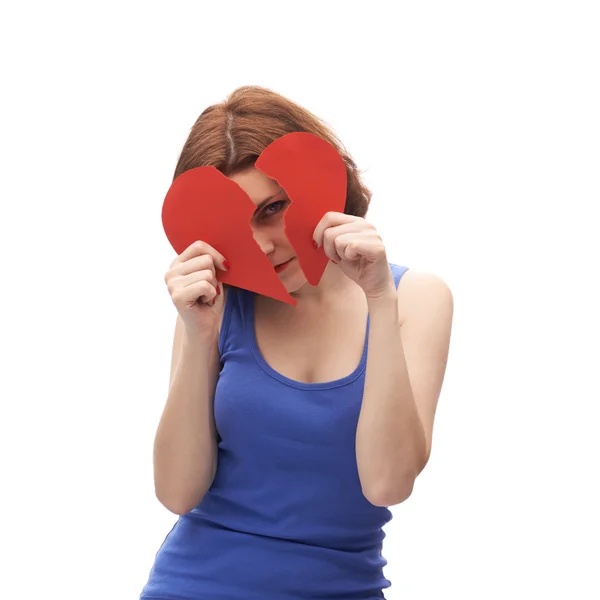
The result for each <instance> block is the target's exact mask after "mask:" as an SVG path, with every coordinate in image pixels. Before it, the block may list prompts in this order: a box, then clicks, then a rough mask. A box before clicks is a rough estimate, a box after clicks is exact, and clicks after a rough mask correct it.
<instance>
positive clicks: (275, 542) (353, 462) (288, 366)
mask: <svg viewBox="0 0 600 600" xmlns="http://www.w3.org/2000/svg"><path fill="white" fill-rule="evenodd" d="M294 131H305V132H309V133H312V134H315V135H318V136H320V137H322V138H324V139H325V140H327V141H329V142H330V143H332V144H333V145H334V146H335V147H336V148H337V149H338V151H339V152H340V154H341V155H342V157H343V159H344V162H345V164H346V170H347V176H348V193H347V201H346V207H345V212H344V214H341V213H327V214H326V215H325V216H324V217H323V219H322V220H321V222H320V223H319V225H318V226H317V227H316V229H315V231H314V243H315V244H316V245H318V246H320V247H322V248H323V250H324V252H325V253H326V255H327V257H328V258H329V259H330V262H329V263H328V265H327V268H326V270H325V273H324V275H323V277H322V279H321V281H320V283H319V285H317V286H314V287H313V286H310V285H309V284H308V283H307V282H306V279H305V278H304V275H303V272H302V270H301V269H300V266H299V263H298V260H297V257H296V256H295V254H294V250H293V248H292V246H291V245H290V243H289V242H288V241H287V239H286V236H285V233H284V228H283V225H284V222H283V214H284V212H285V210H286V208H287V207H288V205H289V203H290V200H289V199H288V198H287V196H286V193H285V190H283V189H282V188H280V187H279V185H278V184H277V182H276V181H274V180H272V179H269V178H268V177H266V176H265V175H264V174H263V173H262V172H261V171H259V170H257V169H256V168H254V166H253V164H254V161H255V160H256V158H257V157H258V156H259V155H260V153H261V152H262V150H263V149H264V148H265V147H266V146H268V145H269V144H270V143H271V142H272V141H273V140H275V139H277V138H278V137H280V136H282V135H285V134H287V133H290V132H294ZM207 165H210V166H214V167H216V168H217V169H218V170H219V171H221V172H222V173H223V174H224V175H226V176H227V177H229V178H230V179H231V180H233V181H234V182H235V183H237V184H238V185H239V186H240V187H241V188H242V189H243V190H244V191H245V192H246V193H247V194H248V196H249V197H250V198H251V200H252V201H253V202H254V203H255V205H256V207H257V208H256V212H255V213H254V216H253V218H252V221H251V227H252V230H253V234H254V238H255V240H256V242H257V243H258V244H259V246H260V247H261V249H262V250H263V252H264V253H265V254H266V256H267V257H268V259H269V261H270V262H271V264H272V265H273V267H274V268H275V271H276V272H277V274H278V276H279V278H280V280H281V282H282V283H283V284H284V286H285V288H286V290H287V291H288V293H290V294H291V295H292V296H293V297H294V298H295V299H296V301H297V304H296V306H290V305H288V304H285V303H282V302H278V301H276V300H273V299H271V298H268V297H266V296H261V295H258V294H253V293H251V292H248V291H245V290H242V289H238V288H234V287H230V286H227V289H222V286H221V285H220V284H219V283H218V281H217V278H216V274H217V272H218V271H224V270H227V269H228V268H229V264H228V262H227V257H226V256H222V255H221V254H219V252H217V251H216V250H215V248H213V247H211V246H209V245H207V244H206V243H204V242H203V241H202V240H199V241H198V242H196V243H194V244H192V245H191V246H190V247H188V248H187V249H186V250H185V251H183V252H182V253H181V254H180V255H179V256H177V257H176V259H175V260H174V261H173V263H172V264H171V265H170V268H169V270H168V272H167V274H166V276H165V281H166V284H167V286H168V290H169V292H170V294H171V298H172V300H173V303H174V305H175V307H176V309H177V311H178V317H177V323H176V326H175V335H174V345H173V355H172V363H171V383H170V390H169V394H168V398H167V402H166V406H165V409H164V412H163V414H162V417H161V420H160V423H159V426H158V430H157V433H156V438H155V445H154V474H155V488H156V495H157V498H158V499H159V501H160V502H161V503H162V504H163V505H164V506H165V507H166V508H168V509H169V510H170V511H172V512H173V513H175V514H178V515H180V517H179V519H178V521H177V523H176V524H175V525H174V527H173V529H172V530H171V531H170V532H169V534H168V535H167V537H166V539H165V541H164V542H163V544H162V545H161V547H160V549H159V551H158V553H157V554H156V560H155V563H154V565H153V567H152V570H151V572H150V577H149V580H148V582H147V584H146V585H145V587H144V589H143V591H142V594H141V598H143V599H153V600H158V599H161V600H163V599H164V600H167V599H171V600H175V599H177V600H179V599H181V600H187V599H189V600H192V599H193V600H200V599H207V600H235V599H238V598H240V599H241V598H244V599H246V600H252V599H256V600H259V599H260V600H287V599H302V598H318V599H325V598H331V599H340V600H341V599H344V600H349V599H356V600H368V599H372V598H383V597H384V595H383V589H384V588H387V587H389V585H390V582H389V581H388V580H387V579H386V578H385V577H384V575H383V570H382V569H383V567H384V566H385V564H386V560H385V559H384V558H383V556H382V541H383V538H384V533H383V530H382V527H383V526H384V525H385V524H386V523H387V522H388V521H389V520H390V518H391V513H390V511H389V508H388V507H390V506H392V505H395V504H399V503H401V502H403V501H404V500H406V498H408V497H409V495H410V494H411V491H412V489H413V484H414V481H415V478H416V477H417V475H418V474H419V473H420V472H421V471H422V470H423V468H424V466H425V464H426V463H427V460H428V458H429V454H430V450H431V436H432V429H433V419H434V413H435V409H436V404H437V400H438V396H439V393H440V390H441V386H442V380H443V377H444V371H445V368H446V361H447V356H448V346H449V339H450V330H451V321H452V312H453V303H452V295H451V293H450V291H449V288H448V287H447V285H446V284H445V283H444V282H443V281H442V280H441V279H439V278H438V277H436V276H434V275H430V274H424V273H415V272H412V271H409V270H408V269H407V267H401V266H398V265H395V264H390V263H388V260H387V257H386V252H385V247H384V245H383V242H382V240H381V238H380V236H379V235H378V234H377V232H376V230H375V229H374V227H373V226H371V225H370V224H369V223H367V222H366V221H365V220H364V216H365V214H366V212H367V208H368V205H369V201H370V192H369V190H368V189H367V188H366V187H365V186H364V185H363V184H362V183H361V181H360V178H359V173H358V171H357V168H356V165H355V164H354V162H353V161H352V159H351V158H350V157H349V156H348V154H346V153H345V151H344V150H343V148H342V146H341V145H340V143H339V141H338V140H337V139H336V138H335V136H334V135H333V134H332V133H331V132H330V131H329V130H328V128H327V127H326V126H325V125H324V124H323V123H322V122H321V121H319V120H318V119H317V118H316V117H314V116H313V115H312V114H311V113H309V112H308V111H306V110H304V109H303V108H301V107H299V106H297V105H296V104H294V103H292V102H290V101H288V100H287V99H285V98H283V97H281V96H279V95H278V94H275V93H273V92H271V91H269V90H265V89H262V88H257V87H244V88H240V89H238V90H236V91H235V92H234V93H233V94H232V95H231V96H230V97H229V98H228V99H227V101H226V102H224V103H222V104H218V105H215V106H211V107H210V108H208V109H206V110H205V111H204V112H203V113H202V114H201V115H200V117H199V118H198V120H197V121H196V123H195V125H194V126H193V128H192V130H191V132H190V135H189V138H188V140H187V141H186V143H185V145H184V148H183V151H182V153H181V156H180V158H179V162H178V164H177V168H176V171H175V177H177V176H178V175H180V174H181V173H183V172H185V171H187V170H188V169H191V168H194V167H198V166H207ZM215 201H218V199H215ZM367 348H368V352H367Z"/></svg>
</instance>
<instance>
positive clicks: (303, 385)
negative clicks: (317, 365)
mask: <svg viewBox="0 0 600 600" xmlns="http://www.w3.org/2000/svg"><path fill="white" fill-rule="evenodd" d="M242 291H243V296H244V299H243V312H244V317H245V318H244V321H245V329H246V338H247V341H248V345H249V346H250V350H251V351H252V355H253V356H254V359H255V360H256V362H257V364H258V365H259V366H260V367H261V369H262V370H263V371H264V372H265V373H266V374H267V375H269V376H271V377H272V378H273V379H276V380H278V381H279V382H281V383H283V384H285V385H287V386H290V387H294V388H297V389H300V390H313V391H317V390H327V389H331V388H336V387H342V386H344V385H348V384H350V383H352V382H353V381H356V380H357V379H358V378H359V377H360V376H361V375H362V374H363V373H364V371H365V368H366V364H367V351H368V346H369V329H370V322H371V318H370V315H369V314H368V313H367V323H366V327H365V342H364V345H363V351H362V355H361V357H360V362H359V363H358V365H357V366H356V368H355V369H354V371H352V373H350V374H348V375H346V376H344V377H341V378H339V379H334V380H332V381H319V382H316V383H307V382H304V381H297V380H295V379H290V378H289V377H286V376H285V375H283V374H282V373H280V372H279V371H276V370H275V369H274V368H273V367H271V365H270V364H269V363H268V362H267V361H266V360H265V358H264V356H263V355H262V352H261V351H260V348H259V347H258V340H257V339H256V329H255V318H254V317H255V315H254V298H255V294H254V293H253V292H249V291H247V290H242Z"/></svg>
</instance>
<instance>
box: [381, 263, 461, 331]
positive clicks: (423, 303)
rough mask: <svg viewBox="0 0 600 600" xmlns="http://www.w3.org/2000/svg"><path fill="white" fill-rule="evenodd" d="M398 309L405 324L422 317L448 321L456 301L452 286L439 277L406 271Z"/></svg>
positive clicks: (399, 289)
mask: <svg viewBox="0 0 600 600" xmlns="http://www.w3.org/2000/svg"><path fill="white" fill-rule="evenodd" d="M392 270H393V267H392ZM398 307H399V309H400V316H401V321H402V322H403V323H404V322H405V321H406V320H407V319H418V318H422V317H428V318H432V317H440V318H445V319H447V318H451V316H452V312H453V308H454V299H453V296H452V291H451V289H450V286H449V285H448V284H447V283H446V282H445V281H444V280H443V279H442V278H441V277H439V276H438V275H436V274H434V273H429V272H424V271H414V270H412V269H406V271H405V272H404V273H403V274H402V277H401V278H400V282H399V283H398Z"/></svg>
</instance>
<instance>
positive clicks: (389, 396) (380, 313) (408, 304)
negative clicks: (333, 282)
mask: <svg viewBox="0 0 600 600" xmlns="http://www.w3.org/2000/svg"><path fill="white" fill-rule="evenodd" d="M368 302H369V313H370V319H371V326H370V333H369V353H368V358H367V371H366V380H365V390H364V396H363V401H362V408H361V412H360V418H359V422H358V427H357V432H356V458H357V464H358V471H359V476H360V480H361V484H362V488H363V493H364V495H365V497H366V498H367V499H368V500H369V501H370V502H371V503H372V504H374V505H377V506H392V505H394V504H399V503H400V502H403V501H404V500H406V498H408V497H409V496H410V494H411V492H412V489H413V485H414V481H415V479H416V477H417V475H418V474H419V473H420V472H421V471H422V470H423V468H424V467H425V465H426V464H427V461H428V460H429V455H430V452H431V439H432V432H433V419H434V415H435V410H436V406H437V401H438V398H439V395H440V391H441V387H442V382H443V379H444V374H445V370H446V364H447V359H448V351H449V343H450V332H451V325H452V314H453V299H452V294H451V292H450V290H449V288H448V287H447V285H446V284H445V283H444V282H443V281H442V280H441V279H439V278H437V277H436V276H434V275H429V274H424V273H415V272H413V271H407V272H406V273H405V274H404V275H403V277H402V279H401V280H400V285H399V286H398V292H396V290H395V288H392V289H390V290H389V292H388V293H387V294H384V295H382V296H381V297H379V298H377V299H368ZM400 311H401V312H402V322H401V319H400Z"/></svg>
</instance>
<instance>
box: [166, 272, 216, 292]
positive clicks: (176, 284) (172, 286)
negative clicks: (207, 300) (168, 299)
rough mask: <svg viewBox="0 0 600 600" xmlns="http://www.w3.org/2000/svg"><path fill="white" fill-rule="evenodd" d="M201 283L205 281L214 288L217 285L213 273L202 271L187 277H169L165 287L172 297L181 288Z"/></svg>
mask: <svg viewBox="0 0 600 600" xmlns="http://www.w3.org/2000/svg"><path fill="white" fill-rule="evenodd" d="M202 281H207V282H208V283H210V284H211V285H212V286H213V287H215V288H216V287H217V286H218V284H219V282H218V281H217V278H216V276H215V273H214V271H212V270H210V269H204V270H203V271H194V272H193V273H189V274H188V275H177V276H176V277H171V278H170V279H169V281H168V282H167V287H168V288H169V292H170V293H171V295H173V294H174V293H176V292H177V291H178V290H180V289H181V288H184V287H189V286H191V285H194V284H196V283H199V282H202Z"/></svg>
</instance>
